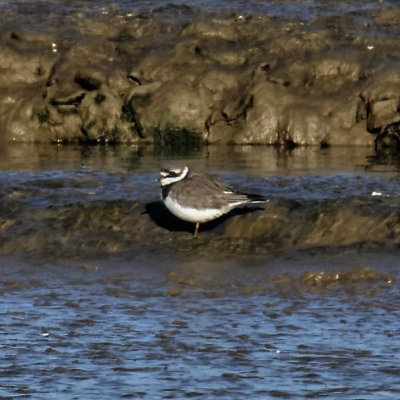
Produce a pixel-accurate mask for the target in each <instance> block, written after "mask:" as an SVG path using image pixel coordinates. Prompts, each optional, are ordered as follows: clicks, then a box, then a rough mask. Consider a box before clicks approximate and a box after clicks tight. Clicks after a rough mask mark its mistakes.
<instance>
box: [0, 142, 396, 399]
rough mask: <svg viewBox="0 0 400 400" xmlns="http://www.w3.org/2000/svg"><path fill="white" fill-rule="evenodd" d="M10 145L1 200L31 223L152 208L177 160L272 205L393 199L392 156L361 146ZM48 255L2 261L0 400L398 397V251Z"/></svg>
mask: <svg viewBox="0 0 400 400" xmlns="http://www.w3.org/2000/svg"><path fill="white" fill-rule="evenodd" d="M3 151H4V153H3V157H1V160H0V169H1V171H0V187H1V198H2V200H4V201H5V199H7V201H10V199H15V201H16V202H17V201H21V202H22V207H24V208H23V210H24V213H25V214H24V215H25V217H26V218H27V219H29V216H30V214H29V213H30V212H32V215H33V213H34V212H35V210H38V209H39V210H41V209H43V210H47V209H52V208H57V207H62V206H65V205H68V204H75V203H79V204H90V203H91V202H104V203H106V204H108V202H112V201H114V200H127V201H130V202H135V201H152V200H154V199H158V196H159V193H158V191H159V189H158V184H157V182H155V179H156V178H157V174H158V170H159V168H160V167H161V166H164V165H176V164H179V165H181V164H189V165H191V166H193V168H196V169H199V170H203V171H207V172H215V173H218V174H219V175H220V176H222V177H223V178H224V179H225V180H226V181H227V182H229V183H230V184H232V185H235V186H237V187H238V188H241V189H252V190H255V191H257V192H260V193H262V194H266V195H268V196H270V198H271V199H272V200H274V199H275V200H279V199H295V200H297V201H299V202H300V203H301V202H303V201H304V202H305V201H308V200H310V199H316V200H321V201H325V200H327V201H328V200H330V199H335V198H342V199H344V200H345V199H351V198H352V197H353V196H377V197H385V196H389V197H390V198H397V197H398V193H399V192H400V191H399V189H400V188H399V184H400V183H399V179H398V163H397V161H396V160H391V162H388V161H387V160H386V161H384V160H381V159H377V158H376V157H375V156H374V154H373V152H371V150H370V149H367V148H355V149H344V148H343V149H340V148H331V149H325V150H320V149H300V148H298V149H294V150H293V151H292V152H284V153H282V152H278V151H277V150H276V149H273V148H268V147H267V148H265V147H251V148H249V147H225V148H221V147H219V148H217V147H210V148H202V149H198V150H197V151H192V152H189V153H185V154H184V155H182V153H181V154H177V153H174V152H165V151H164V152H162V151H160V150H159V149H156V148H152V147H148V148H136V147H130V146H120V147H103V148H100V147H88V148H83V147H74V146H61V147H60V146H40V147H38V146H30V145H29V146H28V145H27V146H11V147H8V148H7V149H5V148H4V149H3ZM372 193H375V194H374V195H373V194H372ZM2 204H3V203H2ZM7 204H8V203H7ZM110 204H111V203H110ZM30 210H31V211H30ZM3 217H4V218H6V217H7V216H5V215H4V214H3V215H2V218H3ZM4 223H5V222H4V221H3V220H2V224H1V230H0V234H2V235H3V233H4V232H5V230H6V229H7V227H6V226H4ZM89 228H90V227H89ZM95 228H96V225H94V227H93V229H95ZM136 228H137V227H131V229H132V230H134V229H136ZM89 232H90V231H89ZM67 233H68V232H65V234H67ZM41 234H42V235H44V234H45V232H42V233H41ZM58 234H59V232H58V231H57V232H54V235H58ZM202 234H203V236H202V237H203V240H205V239H204V238H206V237H207V235H208V232H203V233H202ZM110 235H111V233H110ZM171 237H172V236H171ZM0 239H1V238H0ZM1 240H2V239H1ZM89 240H90V238H89V237H88V238H87V241H89ZM104 240H105V242H106V241H107V237H105V238H104ZM37 243H40V241H38V242H37ZM46 251H47V252H46ZM46 251H44V252H43V253H41V256H40V257H38V256H37V255H36V256H35V257H34V258H32V257H31V254H30V253H29V252H28V251H26V252H20V253H17V252H14V253H11V254H10V253H7V254H6V253H4V254H0V271H1V281H0V296H1V300H2V301H1V306H0V314H1V315H0V354H1V355H2V356H1V357H0V396H1V397H2V398H27V399H52V398H55V397H57V399H71V398H85V399H95V398H96V399H98V398H101V399H115V398H143V399H155V398H173V399H179V398H197V399H202V398H221V399H243V397H245V396H246V397H249V398H281V399H288V398H290V399H297V398H321V397H326V398H335V399H336V398H337V399H354V398H362V399H377V398H380V399H385V398H387V399H393V398H397V397H398V396H399V392H400V384H399V380H398V376H399V374H400V369H399V362H400V360H399V354H400V352H399V343H398V340H397V337H398V334H399V331H400V324H399V311H398V310H399V305H400V290H399V285H398V271H399V261H398V260H399V258H398V252H397V250H396V249H392V250H391V251H390V252H388V251H386V250H385V251H383V250H381V249H379V248H377V249H375V251H373V252H372V251H368V252H366V251H361V250H357V249H354V248H349V249H342V251H341V252H332V251H329V249H312V250H304V251H297V252H295V251H291V250H289V249H288V250H287V251H286V252H283V253H282V252H281V253H280V254H279V255H275V254H265V253H263V254H252V255H249V254H243V255H241V256H240V255H235V254H232V255H231V257H229V256H225V255H224V257H222V259H221V257H219V258H218V259H216V258H214V257H213V255H212V254H201V253H200V254H199V252H196V253H195V254H194V255H193V254H190V253H188V254H176V255H174V256H171V255H170V254H168V256H167V257H166V256H165V254H163V252H162V251H159V252H158V253H157V254H149V253H146V252H145V251H143V252H142V253H140V252H139V253H138V252H137V251H135V252H126V251H124V252H121V253H116V254H115V255H113V256H107V257H101V256H99V254H100V253H99V252H97V251H95V250H93V252H92V253H89V255H88V253H85V254H84V256H81V257H78V258H77V256H76V254H74V255H73V256H72V255H71V257H68V256H65V254H64V256H63V257H61V258H57V259H54V257H53V256H52V252H53V251H55V249H53V248H51V247H49V248H48V249H47V250H46Z"/></svg>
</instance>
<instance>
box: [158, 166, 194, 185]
mask: <svg viewBox="0 0 400 400" xmlns="http://www.w3.org/2000/svg"><path fill="white" fill-rule="evenodd" d="M188 173H189V168H188V167H186V166H185V167H183V168H174V169H166V168H162V169H161V171H160V175H161V176H160V179H159V181H160V183H161V186H168V185H171V184H173V183H176V182H179V181H180V180H182V179H184V178H186V177H187V175H188Z"/></svg>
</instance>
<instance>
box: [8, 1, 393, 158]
mask: <svg viewBox="0 0 400 400" xmlns="http://www.w3.org/2000/svg"><path fill="white" fill-rule="evenodd" d="M267 3H268V4H269V5H266V6H265V8H263V7H262V6H261V5H259V6H258V7H257V5H256V2H250V3H249V5H247V6H246V4H245V3H240V7H239V6H238V7H237V8H234V9H232V7H229V6H227V4H226V3H225V2H221V3H218V2H217V5H214V6H211V5H210V3H207V2H200V3H199V4H200V6H199V7H197V6H196V2H192V3H191V4H189V5H187V6H182V5H176V4H175V5H169V6H164V5H157V2H151V4H150V5H149V6H148V8H147V10H145V9H143V8H141V7H135V3H132V5H131V7H132V8H131V9H129V6H128V5H127V4H126V3H124V2H123V1H121V2H117V3H116V7H114V8H113V9H112V8H109V7H108V8H107V7H103V5H102V6H99V8H94V9H91V10H90V7H88V5H87V4H86V3H82V5H81V6H80V7H81V8H80V7H79V5H78V4H77V3H71V4H67V5H66V4H64V3H62V2H59V3H56V6H54V4H53V7H52V8H50V9H47V8H46V5H47V3H43V6H42V7H39V6H38V7H37V8H35V6H34V5H31V6H30V7H31V8H29V6H28V5H26V4H24V3H17V4H16V5H11V4H10V3H5V5H4V6H3V7H2V8H1V9H0V21H1V30H0V67H1V69H2V75H1V79H0V89H1V93H2V94H3V96H2V98H1V100H0V116H1V117H0V125H1V131H2V132H1V137H3V138H4V139H5V140H6V141H17V142H32V141H38V142H45V143H48V142H84V143H90V142H103V143H104V142H108V143H110V142H111V143H121V142H122V143H149V142H151V143H154V142H158V143H164V144H171V143H177V142H180V143H182V142H183V143H188V142H189V143H199V142H201V143H203V142H206V143H236V144H275V145H279V146H287V147H291V146H296V145H317V146H326V145H350V144H351V145H373V144H374V142H375V140H376V139H377V140H378V146H382V147H389V148H394V149H395V150H398V148H399V121H400V113H399V95H398V93H399V85H400V74H399V71H400V70H399V46H398V40H399V27H398V23H397V22H398V18H399V13H400V10H399V6H398V3H397V2H396V1H390V0H386V1H383V2H375V1H368V2H363V4H362V5H357V7H355V6H354V2H352V1H341V2H340V6H338V4H337V2H332V1H321V2H319V1H317V2H312V5H311V6H309V4H308V2H304V1H301V0H300V1H289V2H286V1H285V2H267ZM306 3H307V4H306ZM101 4H102V3H101ZM140 4H141V6H143V4H142V3H140ZM207 4H208V7H207ZM57 5H58V7H57ZM24 7H28V9H24ZM224 7H226V8H228V9H227V10H223V8H224Z"/></svg>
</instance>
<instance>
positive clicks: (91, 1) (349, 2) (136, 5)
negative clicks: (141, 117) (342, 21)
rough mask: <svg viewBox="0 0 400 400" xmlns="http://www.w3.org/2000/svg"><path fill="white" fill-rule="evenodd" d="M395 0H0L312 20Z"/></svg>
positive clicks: (35, 7) (104, 10)
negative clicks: (258, 15) (227, 12)
mask: <svg viewBox="0 0 400 400" xmlns="http://www.w3.org/2000/svg"><path fill="white" fill-rule="evenodd" d="M397 5H398V3H397V0H382V1H376V0H365V1H362V2H360V1H358V0H339V1H333V0H283V1H277V0H265V1H260V0H247V1H245V0H239V1H234V2H232V1H228V0H218V1H211V0H185V1H184V0H180V1H178V0H171V1H168V2H166V1H162V0H146V1H143V0H139V1H135V0H117V1H114V2H110V1H107V0H82V1H80V0H79V1H78V0H72V1H64V0H42V1H32V0H17V1H8V0H6V1H2V2H1V3H0V10H12V11H16V12H20V13H31V14H34V13H37V14H46V13H49V12H52V13H61V14H70V13H75V12H77V11H79V12H83V13H88V14H91V15H93V14H110V13H115V12H122V13H126V12H136V13H139V12H149V11H151V12H155V13H157V14H158V15H166V16H169V17H172V16H174V14H175V16H176V15H181V16H183V17H185V16H186V17H187V16H192V17H195V16H196V15H198V11H199V10H204V11H221V10H229V11H234V12H238V13H246V14H260V13H269V14H272V15H276V16H279V17H285V18H293V19H312V18H315V17H317V16H337V15H343V14H348V13H362V12H369V11H371V10H379V9H385V8H390V7H395V6H397Z"/></svg>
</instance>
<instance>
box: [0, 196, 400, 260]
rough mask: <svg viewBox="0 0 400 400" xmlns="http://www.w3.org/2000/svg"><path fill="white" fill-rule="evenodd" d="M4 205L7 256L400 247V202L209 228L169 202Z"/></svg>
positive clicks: (314, 207) (254, 213) (260, 217)
mask: <svg viewBox="0 0 400 400" xmlns="http://www.w3.org/2000/svg"><path fill="white" fill-rule="evenodd" d="M9 197H10V199H9V200H8V199H4V198H3V199H2V200H1V208H2V217H1V224H0V233H1V237H0V252H1V253H2V254H23V255H27V256H33V257H36V256H37V257H39V258H41V259H43V258H45V259H47V258H49V259H59V258H60V259H76V258H78V259H79V258H82V257H93V256H94V255H95V256H96V257H101V258H102V257H108V256H110V255H113V256H115V255H124V254H127V255H128V254H138V253H140V254H141V253H150V254H164V255H166V256H167V255H168V254H180V255H182V256H185V255H188V256H189V257H190V258H193V257H194V258H196V257H198V256H200V258H201V257H209V258H210V259H219V257H225V256H226V255H227V254H231V255H232V254H236V256H240V255H244V256H246V255H251V254H257V255H259V256H262V255H271V254H277V253H281V252H286V253H288V252H290V251H292V250H306V251H307V252H310V251H311V252H312V251H322V252H323V251H328V252H329V251H333V252H335V251H338V250H339V249H345V248H352V249H354V248H355V249H363V250H365V249H378V248H379V249H397V248H398V244H399V241H400V217H399V215H400V213H399V205H398V201H397V199H391V198H379V199H376V198H374V197H371V196H369V197H368V196H354V197H353V198H351V199H330V200H329V199H328V200H311V201H304V202H301V203H300V202H297V201H296V200H290V199H274V200H273V201H272V202H271V203H269V204H268V205H266V206H265V207H263V209H262V208H256V209H250V208H245V209H241V210H238V211H235V212H234V213H231V214H229V215H228V216H226V217H223V218H220V219H219V220H215V221H212V222H210V223H206V224H203V225H201V227H200V232H199V236H198V238H196V239H193V237H192V235H193V230H194V226H193V224H189V223H185V222H182V221H180V220H178V219H176V218H175V217H174V216H172V215H171V214H170V213H169V212H168V211H167V210H166V209H165V208H164V206H163V205H162V203H161V202H150V203H147V204H145V203H142V202H130V201H123V200H115V201H110V202H107V201H91V202H88V203H81V202H77V203H73V204H66V205H60V206H48V207H40V203H38V204H36V205H34V206H27V205H26V204H24V203H23V201H21V202H20V201H18V194H17V193H16V192H15V193H11V194H10V195H9Z"/></svg>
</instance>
